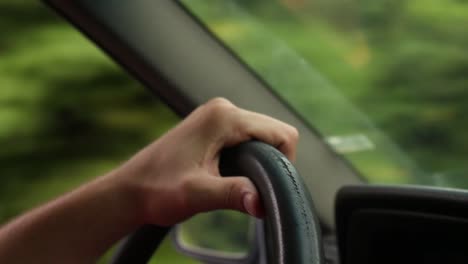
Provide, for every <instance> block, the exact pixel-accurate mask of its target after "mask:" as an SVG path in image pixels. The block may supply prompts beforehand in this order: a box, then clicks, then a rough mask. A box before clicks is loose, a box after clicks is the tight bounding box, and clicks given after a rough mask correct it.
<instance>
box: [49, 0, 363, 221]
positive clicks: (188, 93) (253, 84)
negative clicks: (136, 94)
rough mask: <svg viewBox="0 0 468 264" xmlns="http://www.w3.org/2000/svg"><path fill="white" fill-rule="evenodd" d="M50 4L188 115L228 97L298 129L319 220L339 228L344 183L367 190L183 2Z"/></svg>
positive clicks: (300, 158) (302, 169) (301, 163)
mask: <svg viewBox="0 0 468 264" xmlns="http://www.w3.org/2000/svg"><path fill="white" fill-rule="evenodd" d="M46 2H47V3H48V4H49V5H50V6H52V7H53V8H54V9H56V10H57V11H58V12H59V13H61V14H62V15H63V16H65V17H66V18H67V19H68V20H69V21H70V22H71V23H72V24H74V25H75V26H76V27H78V28H79V29H80V30H81V31H82V32H83V33H84V34H85V35H87V36H88V38H90V39H91V40H92V41H94V42H95V43H96V44H97V45H98V46H99V47H100V48H101V49H102V50H104V52H106V53H107V54H108V55H109V56H110V57H112V58H113V59H114V60H115V61H117V62H118V63H119V64H120V65H121V66H122V67H123V68H124V69H126V70H127V71H128V72H129V73H130V74H131V75H133V76H134V77H135V78H136V79H138V80H139V81H140V82H142V83H143V85H144V86H145V87H147V88H148V89H149V90H150V91H151V92H153V93H155V94H157V95H158V96H159V97H161V98H162V100H163V101H164V102H166V103H167V104H168V105H169V106H170V107H171V108H172V109H173V110H174V111H175V112H176V113H178V114H179V115H180V116H182V117H183V116H186V115H187V114H188V113H190V111H191V110H193V109H194V108H195V107H196V106H199V105H201V104H203V103H204V102H206V101H207V100H208V99H210V98H213V97H225V98H227V99H229V100H231V101H232V102H233V103H235V104H236V105H238V106H240V107H243V108H246V109H249V110H252V111H256V112H260V113H264V114H267V115H270V116H273V117H275V118H278V119H280V120H283V121H285V122H287V123H289V124H291V125H293V126H295V127H296V128H297V129H298V130H299V132H300V135H301V138H300V142H299V145H298V153H297V161H296V162H295V166H296V167H297V169H298V171H299V173H300V174H301V175H302V176H303V178H304V180H305V182H306V184H307V186H308V188H309V191H310V192H311V195H312V198H313V200H314V202H315V206H316V209H317V211H318V214H319V217H320V220H321V221H322V223H324V226H326V227H328V228H331V229H334V201H335V194H336V192H337V191H338V189H339V188H341V187H342V186H343V185H347V184H362V183H363V182H364V181H363V178H362V177H361V176H360V175H359V172H358V171H357V170H355V169H354V167H353V166H352V165H351V164H350V163H349V162H348V161H347V160H346V159H344V158H343V157H342V156H341V155H339V154H337V153H336V152H335V151H334V150H333V149H332V148H331V147H330V146H329V145H328V144H327V143H326V142H325V138H324V137H322V135H320V134H319V133H318V132H317V131H316V130H315V129H314V128H313V127H312V126H311V125H310V124H309V123H308V122H306V121H305V120H304V118H303V117H302V116H300V115H299V114H298V113H297V112H296V111H295V110H294V109H293V108H292V107H291V106H290V105H289V104H288V103H287V102H286V101H285V100H283V99H282V98H281V97H279V96H278V94H276V93H275V92H274V91H273V89H272V88H271V87H269V85H268V84H267V83H266V82H265V81H263V80H262V78H261V77H260V76H258V74H256V73H255V72H254V71H253V70H252V69H251V68H250V67H248V66H247V65H246V64H245V63H244V62H243V61H242V60H241V59H240V58H239V57H238V56H237V55H236V54H235V53H233V51H232V50H231V49H229V48H228V47H227V46H226V44H225V43H223V42H221V41H220V40H219V39H218V38H217V37H216V36H214V35H213V34H212V33H211V32H210V31H209V30H208V29H207V27H206V26H205V25H203V23H202V22H201V21H200V20H199V19H198V18H197V17H195V16H194V15H193V14H192V13H191V12H190V11H189V10H188V9H187V8H185V7H184V6H183V4H182V3H180V1H172V0H162V1H145V0H135V1H130V2H126V3H125V5H126V6H125V7H122V3H121V2H119V3H120V5H118V4H117V3H114V2H113V1H105V2H95V1H88V0H81V1H74V2H63V1H59V0H47V1H46ZM117 6H118V8H117ZM142 10H144V11H145V12H149V13H150V14H149V13H147V14H146V15H151V21H150V22H151V23H150V24H151V26H149V25H148V21H145V20H144V18H142V17H144V15H142V14H141V13H139V12H137V11H142ZM129 17H132V19H128V18H129ZM126 18H127V19H126ZM124 21H125V22H124ZM174 32H177V33H174ZM148 36H152V37H148ZM187 43H190V45H186V44H187ZM245 94H248V95H249V96H247V97H246V96H245Z"/></svg>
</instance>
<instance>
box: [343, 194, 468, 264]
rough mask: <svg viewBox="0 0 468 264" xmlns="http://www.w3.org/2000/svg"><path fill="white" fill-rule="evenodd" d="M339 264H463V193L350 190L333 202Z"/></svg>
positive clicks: (467, 207)
mask: <svg viewBox="0 0 468 264" xmlns="http://www.w3.org/2000/svg"><path fill="white" fill-rule="evenodd" d="M336 225H337V234H338V243H339V251H340V258H341V263H342V264H355V263H359V264H371V263H381V264H387V263H388V264H390V263H392V264H394V263H399V264H406V263H408V264H409V263H411V264H413V263H425V264H435V263H437V264H439V263H447V264H458V263H460V264H461V263H468V192H465V191H459V190H448V189H435V188H428V187H383V186H380V187H376V186H351V187H345V188H343V189H341V190H340V192H339V193H338V196H337V200H336Z"/></svg>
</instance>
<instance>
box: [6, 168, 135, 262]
mask: <svg viewBox="0 0 468 264" xmlns="http://www.w3.org/2000/svg"><path fill="white" fill-rule="evenodd" d="M112 176H113V175H106V176H104V177H101V178H99V179H97V180H95V181H93V182H91V183H88V184H86V185H84V186H82V187H81V188H79V189H77V190H75V191H73V192H71V193H69V194H67V195H65V196H63V197H60V198H58V199H56V200H54V201H52V202H49V203H48V204H46V205H44V206H42V207H39V208H36V209H34V210H33V211H31V212H29V213H27V214H25V215H23V216H20V217H19V218H17V219H14V220H13V221H12V222H11V223H9V224H7V225H6V226H4V227H3V228H1V229H0V262H1V263H93V262H95V261H96V259H97V258H98V257H99V256H100V255H102V254H103V253H104V252H105V250H106V249H107V248H109V247H110V246H111V245H112V244H113V243H114V242H115V241H117V240H118V239H119V238H121V237H123V236H124V235H125V234H126V233H129V232H130V231H132V230H133V229H135V228H136V227H138V226H139V224H141V222H140V221H141V217H140V216H139V215H138V213H137V212H138V211H139V210H138V208H136V205H137V204H138V203H137V201H136V199H137V197H135V193H134V192H133V191H132V190H130V188H129V187H128V186H127V185H125V184H122V183H121V182H119V181H118V180H115V179H111V178H113V177H112Z"/></svg>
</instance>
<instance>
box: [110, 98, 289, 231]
mask: <svg viewBox="0 0 468 264" xmlns="http://www.w3.org/2000/svg"><path fill="white" fill-rule="evenodd" d="M251 139H257V140H260V141H264V142H266V143H268V144H270V145H273V146H275V147H277V148H278V149H279V150H280V151H281V152H283V153H284V154H285V155H286V156H287V157H288V158H289V159H291V160H294V159H295V150H296V144H297V141H298V132H297V130H296V129H295V128H294V127H292V126H290V125H287V124H285V123H283V122H281V121H278V120H276V119H273V118H271V117H268V116H265V115H262V114H258V113H254V112H250V111H247V110H244V109H240V108H238V107H236V106H235V105H233V104H232V103H230V102H229V101H227V100H225V99H221V98H217V99H213V100H211V101H209V102H207V103H206V104H204V105H202V106H200V107H199V108H197V109H196V110H195V111H193V112H192V113H191V114H190V115H189V116H188V117H187V118H186V119H185V120H184V121H182V122H181V123H180V124H179V125H178V126H176V127H175V128H173V129H172V130H170V131H169V132H168V133H166V134H165V135H164V136H162V137H161V138H160V139H158V140H157V141H155V142H153V143H152V144H150V145H149V146H147V147H146V148H144V149H143V150H141V151H140V152H139V153H137V154H136V155H135V156H134V157H132V158H131V159H130V160H129V161H127V162H126V163H125V164H124V165H123V166H121V167H120V168H119V169H117V170H116V171H114V173H112V175H113V176H111V177H117V178H119V179H121V180H122V181H121V182H124V183H125V184H127V185H128V186H130V187H131V188H130V189H131V190H133V192H134V193H135V194H136V196H137V197H138V199H137V200H138V201H139V202H138V204H139V205H140V206H139V207H138V208H139V211H140V212H141V218H142V219H141V221H142V222H143V223H150V224H158V225H172V224H175V223H177V222H180V221H182V220H184V219H186V218H188V217H190V216H192V215H194V214H196V213H199V212H205V211H209V210H215V209H234V210H238V211H242V212H246V213H248V214H250V215H253V216H256V217H261V216H262V215H263V209H262V206H261V203H260V198H259V194H258V192H257V190H256V189H255V186H254V185H253V184H252V182H251V181H250V180H249V179H247V178H246V177H242V175H239V176H238V177H225V178H223V177H221V175H220V173H219V170H218V163H219V154H220V151H221V150H222V149H223V148H224V147H229V146H234V145H237V144H239V143H241V142H244V141H248V140H251Z"/></svg>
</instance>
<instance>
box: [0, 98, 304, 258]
mask: <svg viewBox="0 0 468 264" xmlns="http://www.w3.org/2000/svg"><path fill="white" fill-rule="evenodd" d="M251 139H257V140H261V141H264V142H266V143H268V144H271V145H273V146H275V147H277V148H278V149H279V150H280V151H282V152H283V153H284V154H285V155H286V156H287V157H288V158H289V159H291V160H294V159H295V150H296V144H297V140H298V132H297V130H296V129H295V128H294V127H292V126H290V125H288V124H285V123H283V122H281V121H278V120H276V119H273V118H271V117H268V116H265V115H261V114H258V113H254V112H250V111H247V110H244V109H241V108H238V107H236V106H235V105H233V104H232V103H230V102H229V101H227V100H225V99H221V98H217V99H213V100H211V101H209V102H207V103H206V104H204V105H202V106H200V107H199V108H197V109H196V110H195V111H193V112H192V113H191V114H190V115H189V116H188V117H187V118H186V119H185V120H184V121H182V122H181V123H180V124H179V125H178V126H176V127H175V128H173V129H172V130H170V131H169V132H167V133H166V134H165V135H164V136H162V137H161V138H159V139H158V140H156V141H154V142H153V143H151V144H150V145H148V146H147V147H145V148H144V149H142V150H141V151H140V152H138V153H137V154H135V155H134V156H133V157H132V158H131V159H129V160H128V161H127V162H125V163H124V164H122V165H121V166H120V167H119V168H116V169H115V170H113V171H111V172H109V173H108V174H106V175H103V176H101V177H98V178H96V179H95V180H94V181H91V182H89V183H87V184H85V185H83V186H81V187H80V188H78V189H76V190H74V191H72V192H70V193H68V194H66V195H64V196H62V197H59V198H57V199H55V200H53V201H50V202H49V203H46V204H45V205H42V206H40V207H38V208H36V209H33V210H32V211H30V212H28V213H26V214H24V215H21V216H19V217H17V218H16V219H14V220H12V221H11V222H10V223H8V224H6V225H5V226H3V227H2V228H1V229H0V263H94V262H96V260H97V259H98V258H99V257H100V256H101V255H102V254H103V253H104V252H105V251H106V250H107V249H108V248H109V247H110V246H111V245H112V244H114V243H115V242H116V241H118V240H119V239H120V238H122V237H123V236H125V235H126V234H128V233H130V232H132V231H133V230H135V229H137V228H138V227H139V226H141V225H143V224H148V223H150V224H156V225H162V226H169V225H173V224H176V223H178V222H180V221H183V220H185V219H187V218H189V217H191V216H193V215H194V214H197V213H199V212H206V211H211V210H216V209H233V210H238V211H241V212H245V213H248V214H250V215H252V216H256V217H261V216H262V215H263V209H262V206H261V203H260V197H259V195H258V193H257V190H256V189H255V186H254V185H253V184H252V183H251V182H250V181H249V180H248V179H247V178H245V177H242V176H241V175H240V176H238V177H225V178H223V177H221V176H220V174H219V171H218V160H219V153H220V151H221V149H223V148H224V147H227V146H233V145H236V144H238V143H241V142H244V141H247V140H251Z"/></svg>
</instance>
